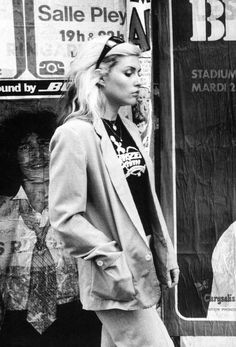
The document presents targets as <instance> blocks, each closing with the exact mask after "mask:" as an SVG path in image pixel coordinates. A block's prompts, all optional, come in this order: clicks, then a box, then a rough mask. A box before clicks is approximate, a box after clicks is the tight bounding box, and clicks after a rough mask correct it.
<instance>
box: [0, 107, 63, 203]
mask: <svg viewBox="0 0 236 347" xmlns="http://www.w3.org/2000/svg"><path fill="white" fill-rule="evenodd" d="M56 123H57V115H56V114H55V113H54V112H52V111H48V110H42V111H38V112H29V111H24V110H22V111H19V112H16V113H14V114H12V115H10V116H9V115H8V116H4V115H1V117H0V163H1V165H0V195H6V196H14V195H15V194H16V193H17V191H18V189H19V187H20V184H21V172H20V168H19V163H18V159H17V150H18V147H19V145H20V143H21V141H22V140H23V139H24V138H25V137H26V136H27V135H29V134H32V133H36V134H37V135H39V137H40V138H41V139H44V140H48V141H49V140H50V139H51V137H52V135H53V133H54V131H55V129H56Z"/></svg>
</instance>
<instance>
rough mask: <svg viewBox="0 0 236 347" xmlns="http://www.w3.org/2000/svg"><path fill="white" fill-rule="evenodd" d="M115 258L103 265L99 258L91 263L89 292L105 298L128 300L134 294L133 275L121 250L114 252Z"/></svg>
mask: <svg viewBox="0 0 236 347" xmlns="http://www.w3.org/2000/svg"><path fill="white" fill-rule="evenodd" d="M114 256H115V259H114V261H113V260H112V261H111V262H109V265H107V266H104V264H103V261H102V260H101V259H99V260H97V261H96V262H93V263H92V288H91V292H92V293H93V294H94V295H96V296H99V297H100V298H102V299H105V300H115V301H130V300H132V299H133V298H134V296H135V289H134V284H133V276H132V274H131V272H130V270H129V267H128V265H127V262H126V259H125V255H124V253H123V252H115V253H114Z"/></svg>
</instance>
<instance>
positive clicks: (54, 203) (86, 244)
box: [49, 126, 119, 259]
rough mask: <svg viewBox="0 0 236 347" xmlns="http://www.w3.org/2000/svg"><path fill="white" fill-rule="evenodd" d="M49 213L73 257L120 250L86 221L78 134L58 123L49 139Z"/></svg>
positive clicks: (83, 169)
mask: <svg viewBox="0 0 236 347" xmlns="http://www.w3.org/2000/svg"><path fill="white" fill-rule="evenodd" d="M49 150H50V169H49V216H50V222H51V225H52V227H53V228H54V229H55V230H57V231H58V232H59V234H60V235H61V238H62V240H63V241H64V244H65V248H66V249H67V250H68V251H69V253H70V254H71V255H73V256H75V257H83V258H84V259H91V258H93V257H95V256H103V255H105V256H107V255H109V254H113V252H117V251H119V249H118V247H117V245H116V243H115V241H112V240H110V239H109V238H108V237H107V236H106V235H105V234H104V233H103V232H102V231H101V230H98V229H97V228H95V227H94V226H93V225H92V224H91V223H89V222H88V221H87V220H86V218H85V217H84V214H85V212H86V204H87V162H86V160H87V158H86V150H85V148H84V146H83V143H82V142H81V141H80V139H79V135H78V134H77V133H76V132H75V131H74V130H73V129H71V128H67V127H63V126H62V127H59V128H58V129H57V130H56V132H55V134H54V135H53V137H52V140H51V142H50V149H49Z"/></svg>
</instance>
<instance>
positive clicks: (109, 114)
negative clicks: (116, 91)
mask: <svg viewBox="0 0 236 347" xmlns="http://www.w3.org/2000/svg"><path fill="white" fill-rule="evenodd" d="M119 108H120V107H119V106H117V105H114V104H110V103H107V104H106V108H105V112H104V114H103V116H102V118H104V119H107V120H110V121H115V120H116V118H117V114H118V111H119Z"/></svg>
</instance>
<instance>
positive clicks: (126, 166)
mask: <svg viewBox="0 0 236 347" xmlns="http://www.w3.org/2000/svg"><path fill="white" fill-rule="evenodd" d="M110 139H111V141H112V142H113V144H114V147H115V150H116V152H117V157H118V158H119V160H120V163H121V167H122V169H123V171H124V174H125V177H126V178H128V177H129V176H131V175H133V176H138V177H140V176H141V175H142V173H144V172H145V169H146V165H145V163H144V160H143V157H142V155H141V153H140V152H139V150H138V149H137V148H136V147H134V146H127V147H125V146H124V145H123V143H122V142H120V141H117V140H116V139H115V137H114V136H113V135H111V136H110Z"/></svg>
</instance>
